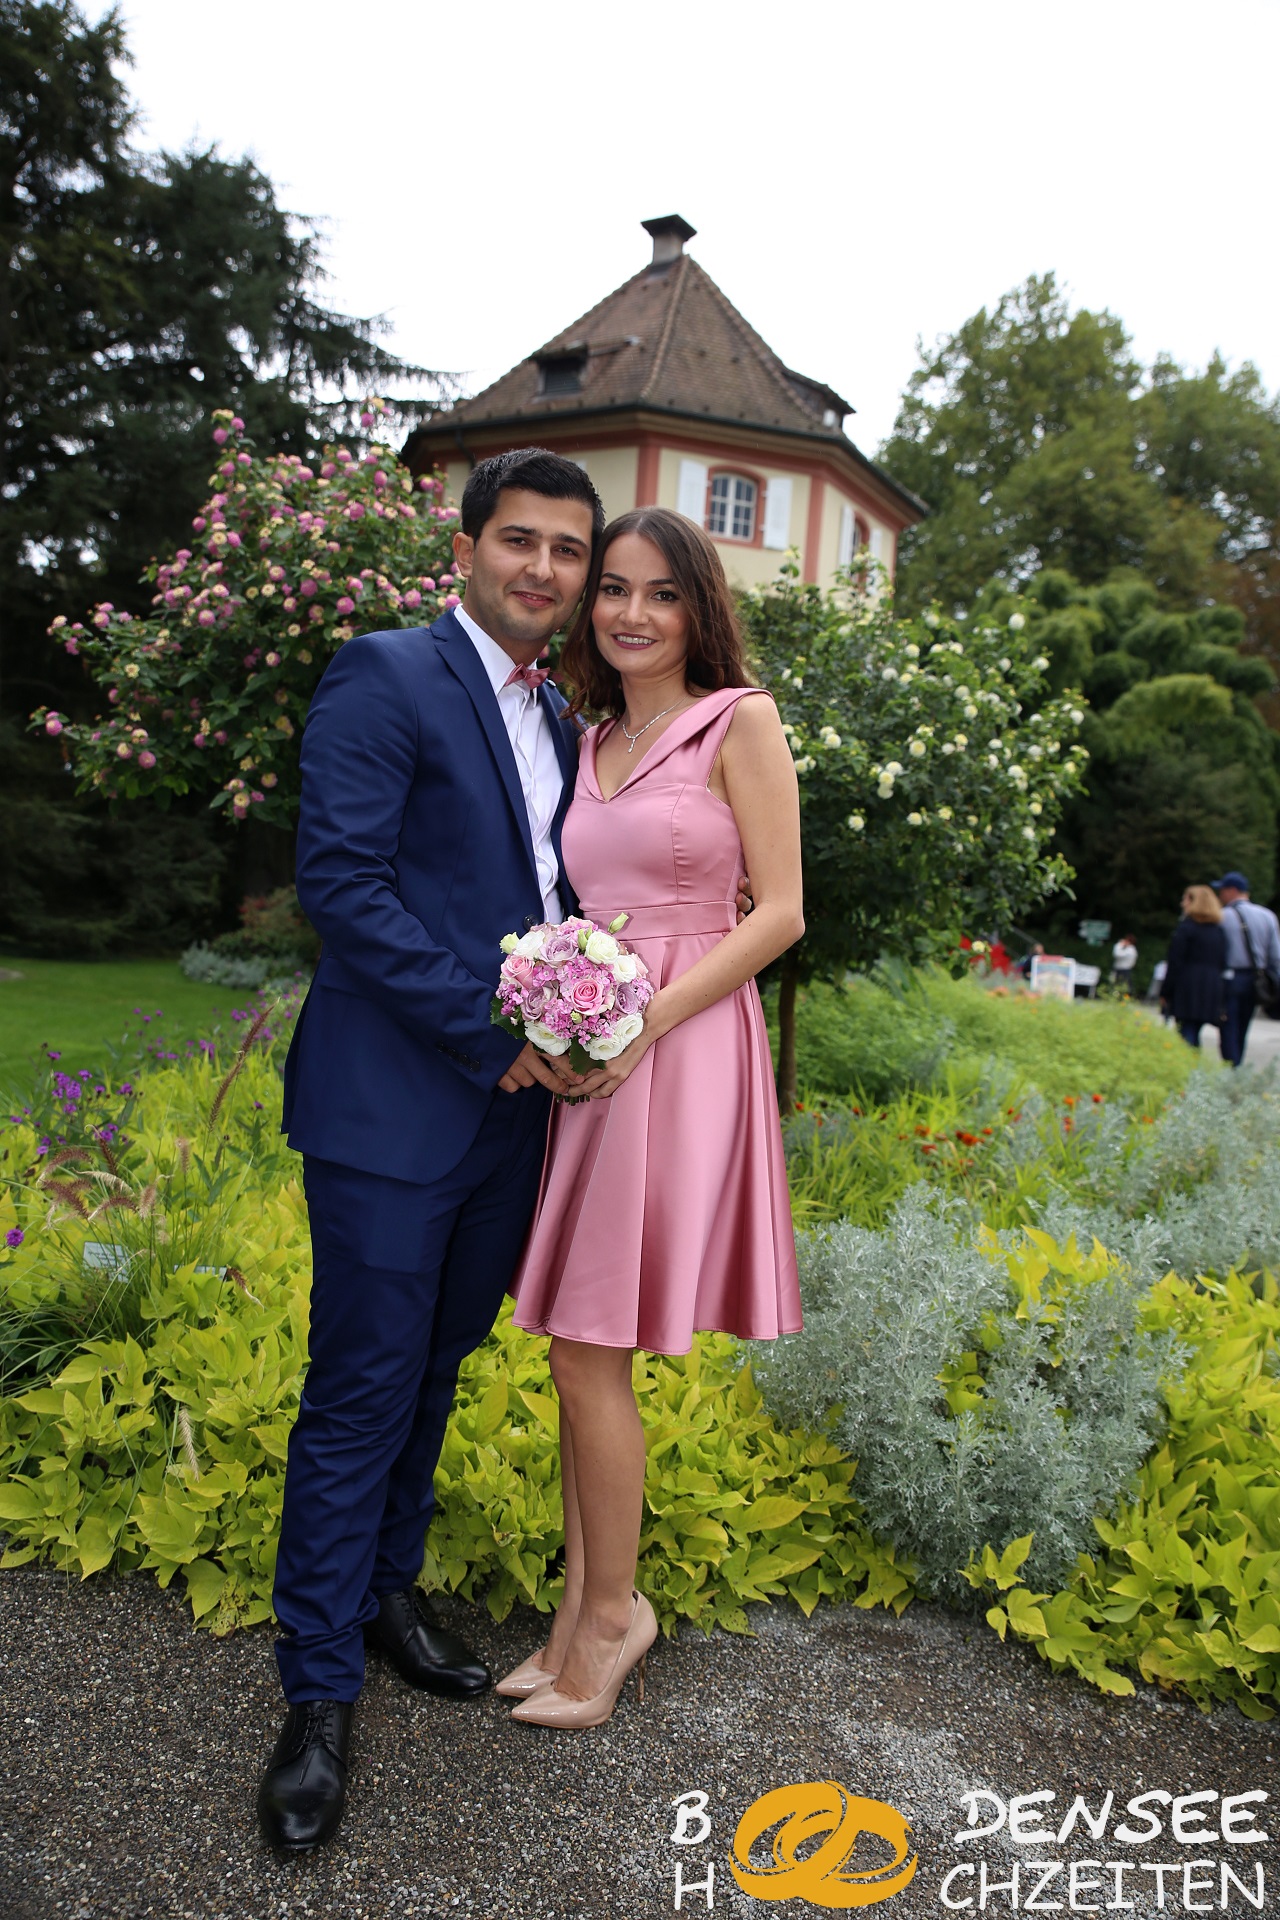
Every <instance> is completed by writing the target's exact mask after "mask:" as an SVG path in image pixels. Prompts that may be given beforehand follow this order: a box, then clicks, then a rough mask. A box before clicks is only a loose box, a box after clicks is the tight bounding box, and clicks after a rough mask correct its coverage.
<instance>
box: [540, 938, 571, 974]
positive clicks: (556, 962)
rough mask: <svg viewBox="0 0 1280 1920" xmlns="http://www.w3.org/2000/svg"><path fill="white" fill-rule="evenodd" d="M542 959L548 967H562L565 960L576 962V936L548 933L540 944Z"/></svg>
mask: <svg viewBox="0 0 1280 1920" xmlns="http://www.w3.org/2000/svg"><path fill="white" fill-rule="evenodd" d="M542 957H543V959H544V960H545V961H546V963H547V965H548V966H549V967H562V966H563V965H564V964H565V961H566V960H576V959H577V957H578V941H577V936H576V935H574V934H572V933H549V934H548V935H547V937H546V939H545V940H544V941H543V943H542Z"/></svg>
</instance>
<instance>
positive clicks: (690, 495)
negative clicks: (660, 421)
mask: <svg viewBox="0 0 1280 1920" xmlns="http://www.w3.org/2000/svg"><path fill="white" fill-rule="evenodd" d="M676 512H677V513H682V514H683V515H684V517H685V519H686V520H696V521H697V523H698V525H699V526H700V527H703V526H705V525H706V523H707V470H706V468H705V467H704V466H703V464H702V462H701V461H700V460H682V461H681V462H680V487H679V491H678V492H677V494H676Z"/></svg>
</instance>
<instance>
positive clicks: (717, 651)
mask: <svg viewBox="0 0 1280 1920" xmlns="http://www.w3.org/2000/svg"><path fill="white" fill-rule="evenodd" d="M625 533H638V534H639V535H640V536H641V538H642V539H645V540H652V542H653V544H654V546H655V547H657V549H658V551H659V552H660V553H661V555H662V557H663V559H664V560H665V561H666V563H667V569H668V572H669V573H670V576H671V584H672V586H673V587H674V588H675V590H676V592H677V593H678V594H679V595H680V598H681V600H682V601H683V602H684V604H685V606H686V607H687V608H688V611H689V656H688V659H687V660H686V661H685V669H684V672H685V679H686V680H687V682H688V683H689V685H690V686H692V687H707V688H709V689H710V690H711V691H712V692H718V691H719V689H720V688H721V687H750V686H754V685H755V682H754V681H753V679H752V678H751V675H750V674H749V673H748V671H747V663H746V657H745V654H744V651H743V645H742V631H741V628H740V627H739V625H738V616H737V613H736V612H735V610H734V605H733V595H732V593H731V592H730V590H729V582H728V581H727V580H726V579H725V575H724V567H723V566H722V565H721V562H720V555H719V554H718V553H717V552H716V550H715V547H714V546H713V545H712V543H711V541H710V539H709V538H708V537H707V535H706V534H705V533H704V532H703V530H702V528H701V527H700V526H698V525H697V524H696V523H695V522H694V521H692V520H686V518H685V516H684V515H683V514H682V513H672V512H671V510H670V509H669V508H667V507H637V508H636V509H635V511H634V512H632V513H624V514H621V515H620V516H619V517H618V519H616V520H613V521H611V522H610V524H609V525H608V526H607V527H606V528H605V530H604V532H603V533H602V534H601V536H600V539H599V541H598V543H597V545H596V550H595V554H594V557H593V558H592V562H591V570H590V572H589V573H588V575H587V584H586V586H585V588H584V589H583V594H582V605H581V607H580V608H579V610H578V617H577V619H576V620H575V621H574V623H573V627H572V629H571V631H570V634H569V638H568V639H567V640H566V641H565V643H564V649H563V651H562V653H561V655H560V672H561V674H563V676H564V677H565V679H567V680H568V681H569V682H570V683H571V685H572V687H573V701H572V704H571V711H572V712H573V713H575V714H578V713H581V712H582V711H583V710H584V709H587V710H589V711H590V712H592V713H600V714H612V715H613V716H614V717H615V718H618V717H620V716H621V715H622V714H623V713H624V712H625V711H626V700H625V697H624V695H623V692H622V676H621V674H619V673H618V672H617V670H616V668H614V667H611V666H610V665H609V663H608V661H607V660H605V659H603V658H602V656H601V653H600V649H599V647H597V645H596V639H595V631H594V626H593V615H594V613H595V605H596V598H597V595H598V594H599V591H600V578H601V575H602V574H603V572H604V563H605V560H606V558H607V557H608V552H609V548H610V547H611V546H612V545H613V542H614V541H615V540H618V539H620V538H621V537H622V535H623V534H625Z"/></svg>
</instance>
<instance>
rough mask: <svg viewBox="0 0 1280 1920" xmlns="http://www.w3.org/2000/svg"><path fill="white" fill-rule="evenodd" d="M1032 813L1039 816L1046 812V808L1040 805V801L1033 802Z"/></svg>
mask: <svg viewBox="0 0 1280 1920" xmlns="http://www.w3.org/2000/svg"><path fill="white" fill-rule="evenodd" d="M1031 811H1032V813H1037V814H1039V813H1043V812H1044V808H1043V807H1042V806H1041V805H1040V802H1039V801H1038V800H1033V801H1032V802H1031Z"/></svg>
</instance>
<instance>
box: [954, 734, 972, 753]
mask: <svg viewBox="0 0 1280 1920" xmlns="http://www.w3.org/2000/svg"><path fill="white" fill-rule="evenodd" d="M968 744H969V736H968V734H967V733H958V734H957V735H956V746H957V747H958V748H959V750H960V752H961V753H963V752H964V750H965V748H966V747H967V746H968Z"/></svg>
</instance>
